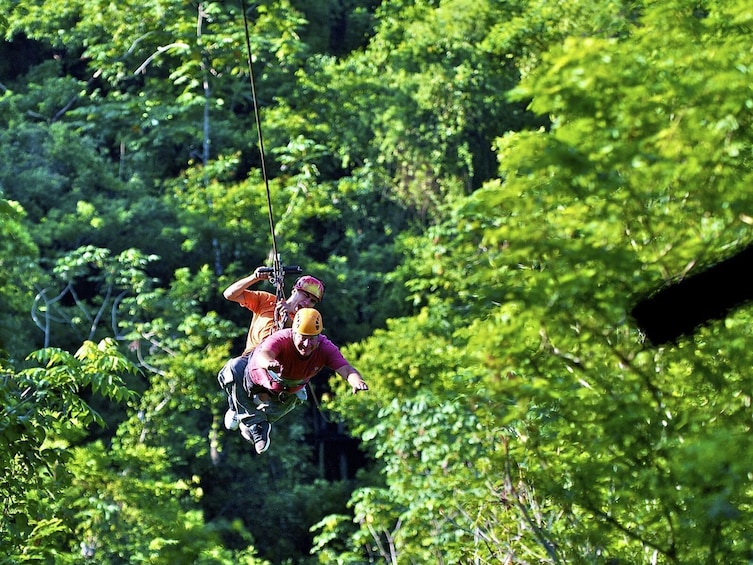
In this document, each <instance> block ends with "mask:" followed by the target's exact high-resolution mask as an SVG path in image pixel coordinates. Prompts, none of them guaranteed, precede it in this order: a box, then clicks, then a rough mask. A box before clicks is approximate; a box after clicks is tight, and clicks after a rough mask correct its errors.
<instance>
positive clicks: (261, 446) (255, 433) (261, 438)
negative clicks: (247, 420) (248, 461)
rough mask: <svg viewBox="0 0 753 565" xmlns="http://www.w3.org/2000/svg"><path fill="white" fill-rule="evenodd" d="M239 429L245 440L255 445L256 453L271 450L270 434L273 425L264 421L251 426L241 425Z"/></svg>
mask: <svg viewBox="0 0 753 565" xmlns="http://www.w3.org/2000/svg"><path fill="white" fill-rule="evenodd" d="M239 427H240V430H241V435H242V436H243V439H245V440H246V441H247V442H249V443H253V444H254V449H255V450H256V453H264V452H265V451H266V450H267V449H269V432H270V431H272V424H270V423H269V422H267V421H262V422H256V423H254V424H251V425H250V426H246V425H245V424H244V423H241V424H240V426H239Z"/></svg>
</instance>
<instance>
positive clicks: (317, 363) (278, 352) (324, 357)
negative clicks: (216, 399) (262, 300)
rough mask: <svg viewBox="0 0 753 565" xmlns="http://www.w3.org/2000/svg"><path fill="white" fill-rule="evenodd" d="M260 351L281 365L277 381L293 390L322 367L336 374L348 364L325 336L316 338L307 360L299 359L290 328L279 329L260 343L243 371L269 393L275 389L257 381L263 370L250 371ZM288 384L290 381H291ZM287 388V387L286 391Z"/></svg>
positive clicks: (300, 386)
mask: <svg viewBox="0 0 753 565" xmlns="http://www.w3.org/2000/svg"><path fill="white" fill-rule="evenodd" d="M260 349H268V350H269V351H270V352H271V353H272V355H273V357H274V358H275V359H277V361H279V362H280V365H282V372H281V373H280V375H279V376H280V378H281V379H283V380H284V381H288V382H289V384H290V385H294V386H293V388H294V389H295V390H298V389H300V388H303V386H304V385H305V384H306V383H307V382H308V381H310V380H311V379H312V378H313V377H314V376H316V374H317V373H318V372H319V371H321V370H322V369H324V368H325V367H327V368H329V369H332V370H333V371H337V370H338V369H340V368H342V367H344V366H345V365H348V361H347V360H346V359H345V357H343V355H342V353H340V350H339V349H338V347H337V346H336V345H335V344H334V343H332V342H331V341H330V340H329V339H328V338H327V336H325V335H320V337H319V347H317V348H316V349H315V350H314V352H313V353H312V354H311V355H309V356H308V357H303V356H302V355H301V354H300V353H298V350H297V349H296V348H295V344H294V343H293V330H292V329H290V328H287V329H284V330H279V331H276V332H275V333H273V334H272V335H271V336H269V337H268V338H267V339H265V340H264V342H263V343H262V344H261V345H260V346H259V347H257V348H256V350H254V355H252V356H251V359H249V361H248V367H247V370H248V371H251V372H252V374H253V377H252V380H253V381H254V382H256V383H257V384H261V385H263V386H266V387H267V388H269V389H270V390H275V391H276V390H277V388H279V387H274V386H268V383H266V382H259V381H260V378H259V375H260V374H261V372H262V371H263V372H264V373H266V370H264V369H262V370H261V371H254V369H259V367H258V365H257V364H256V359H255V358H256V352H257V351H259V350H260ZM291 381H292V382H291ZM290 388H291V387H290V386H288V389H290Z"/></svg>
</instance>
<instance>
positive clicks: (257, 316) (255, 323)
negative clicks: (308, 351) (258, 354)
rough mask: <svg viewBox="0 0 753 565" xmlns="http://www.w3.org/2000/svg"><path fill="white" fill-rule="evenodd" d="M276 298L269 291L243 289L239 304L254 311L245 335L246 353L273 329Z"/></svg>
mask: <svg viewBox="0 0 753 565" xmlns="http://www.w3.org/2000/svg"><path fill="white" fill-rule="evenodd" d="M276 303H277V298H276V297H275V295H274V294H272V293H270V292H265V291H263V290H244V291H243V296H242V297H241V300H240V302H239V304H240V305H241V306H243V307H244V308H248V309H249V310H251V311H252V312H253V313H254V317H253V319H252V320H251V325H250V326H249V328H248V335H247V336H246V349H245V351H244V353H248V352H249V351H251V350H252V349H253V348H254V347H256V346H257V345H259V344H260V343H261V342H262V341H263V340H264V338H266V337H267V336H269V335H270V334H271V333H272V332H274V331H275V304H276Z"/></svg>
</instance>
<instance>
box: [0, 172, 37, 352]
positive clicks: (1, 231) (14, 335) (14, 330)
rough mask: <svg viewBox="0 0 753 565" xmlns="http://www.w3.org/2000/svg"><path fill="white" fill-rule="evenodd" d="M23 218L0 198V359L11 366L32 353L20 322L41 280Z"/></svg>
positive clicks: (23, 318)
mask: <svg viewBox="0 0 753 565" xmlns="http://www.w3.org/2000/svg"><path fill="white" fill-rule="evenodd" d="M1 186H2V183H0V187H1ZM1 195H2V193H0V196H1ZM23 216H24V214H23V210H22V209H21V208H20V207H19V205H18V204H17V203H15V202H9V201H7V200H4V199H2V198H0V312H2V313H3V315H2V317H1V318H0V358H3V359H7V360H8V361H9V362H10V363H11V364H15V363H18V362H20V361H21V359H22V358H23V357H24V356H25V354H26V353H28V352H29V350H30V349H31V348H30V344H31V343H32V337H31V335H30V333H29V332H28V328H27V327H26V326H25V325H24V323H23V322H22V321H23V320H25V319H26V317H27V304H28V302H29V299H30V295H31V292H32V288H33V287H32V285H33V284H34V282H35V280H36V278H37V277H39V276H40V273H39V270H38V268H37V265H36V260H37V257H38V250H37V248H36V246H35V245H34V243H33V241H32V239H31V236H30V235H29V233H28V231H27V230H26V229H25V227H24V226H23V223H22V220H23Z"/></svg>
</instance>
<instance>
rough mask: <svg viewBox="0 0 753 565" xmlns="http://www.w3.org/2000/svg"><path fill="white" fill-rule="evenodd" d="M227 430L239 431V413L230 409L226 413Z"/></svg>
mask: <svg viewBox="0 0 753 565" xmlns="http://www.w3.org/2000/svg"><path fill="white" fill-rule="evenodd" d="M225 428H226V429H228V430H230V431H235V430H237V429H238V412H236V411H235V410H233V409H232V408H229V409H228V411H227V412H225Z"/></svg>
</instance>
